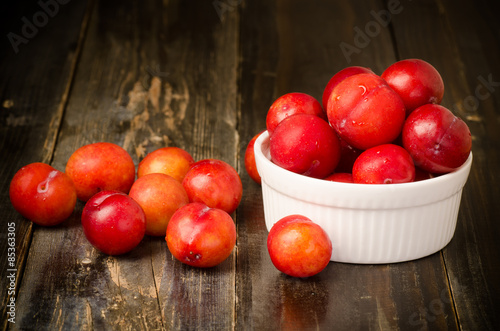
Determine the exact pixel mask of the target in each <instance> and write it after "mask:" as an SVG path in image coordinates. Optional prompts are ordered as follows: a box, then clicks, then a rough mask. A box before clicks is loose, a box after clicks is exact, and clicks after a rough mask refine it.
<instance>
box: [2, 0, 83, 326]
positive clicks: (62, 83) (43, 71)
mask: <svg viewBox="0 0 500 331" xmlns="http://www.w3.org/2000/svg"><path fill="white" fill-rule="evenodd" d="M56 5H57V4H56ZM86 6H87V1H78V2H74V3H71V4H67V5H57V7H56V6H52V7H51V9H50V12H51V15H48V14H47V13H46V12H45V11H44V9H43V8H42V7H40V5H39V4H38V3H36V2H33V3H31V4H28V3H19V2H12V3H6V4H5V7H4V8H3V9H2V13H1V17H2V19H1V21H2V33H1V35H2V41H1V43H0V77H1V78H0V107H1V108H0V109H1V110H0V123H1V124H0V155H2V162H1V164H0V173H1V174H2V175H1V176H0V177H1V179H0V188H1V189H0V192H1V193H0V194H1V198H0V210H2V219H3V222H2V229H1V230H0V238H1V239H0V251H1V252H2V257H1V258H0V277H1V279H2V281H1V283H2V286H1V288H0V302H1V304H0V316H2V318H1V319H0V321H1V322H0V328H1V329H5V328H6V327H7V325H8V318H10V317H13V315H7V312H8V311H11V309H12V311H13V312H16V313H17V312H18V309H19V304H18V302H15V303H16V305H15V307H14V306H13V305H12V303H11V307H7V302H8V300H10V298H16V296H17V294H18V293H19V284H20V282H21V279H22V272H23V270H24V266H25V263H26V257H27V254H28V249H29V247H30V242H31V236H32V231H33V226H32V223H31V222H29V221H27V220H25V219H23V218H22V217H21V216H20V215H19V214H18V213H17V212H16V211H15V210H14V209H13V208H12V206H11V205H10V201H9V193H8V192H9V184H10V180H11V179H12V177H13V176H14V173H15V172H16V171H17V170H18V169H19V168H21V167H22V166H24V165H26V164H28V163H31V162H46V163H48V162H50V160H51V159H52V156H53V149H54V146H55V142H56V138H57V134H58V131H59V127H60V124H61V120H62V117H63V113H64V107H65V105H66V101H67V96H68V93H69V88H70V84H71V79H72V77H73V73H74V71H75V65H76V61H77V57H78V54H79V51H80V50H79V39H81V37H82V36H80V33H81V32H82V31H83V30H84V27H85V18H84V15H85V12H86ZM43 15H45V16H43ZM34 17H35V18H36V17H39V18H40V17H41V18H42V20H39V21H37V25H36V26H35V25H33V27H34V28H30V27H29V25H30V24H34V21H33V19H34ZM44 17H45V18H46V20H45V19H43V18H44ZM82 21H83V23H82ZM82 24H83V25H82ZM9 38H10V39H9ZM9 227H10V228H15V231H14V232H12V233H13V234H14V235H15V237H11V239H12V238H15V246H14V247H13V248H14V249H15V254H14V256H15V261H12V260H11V261H9V259H8V258H7V254H8V253H13V251H11V250H9V251H8V250H7V249H8V248H12V247H11V246H8V244H9V243H13V242H12V241H7V236H8V233H11V231H10V230H9ZM11 257H12V256H11ZM10 262H13V264H14V265H10ZM7 276H14V277H11V278H9V279H7ZM11 281H12V282H11ZM11 283H13V284H15V285H14V286H11ZM4 284H5V285H6V286H4ZM16 317H17V316H16ZM11 321H12V322H13V321H16V318H14V319H12V320H11ZM9 324H10V325H13V324H11V323H9Z"/></svg>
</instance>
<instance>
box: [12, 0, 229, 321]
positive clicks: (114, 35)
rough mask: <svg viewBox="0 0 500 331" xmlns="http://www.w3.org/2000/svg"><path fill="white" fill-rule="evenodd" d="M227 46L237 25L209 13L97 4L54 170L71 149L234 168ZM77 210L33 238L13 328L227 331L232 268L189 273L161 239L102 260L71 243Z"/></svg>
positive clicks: (175, 5) (171, 5) (77, 237)
mask: <svg viewBox="0 0 500 331" xmlns="http://www.w3.org/2000/svg"><path fill="white" fill-rule="evenodd" d="M237 38H238V13H237V12H234V13H231V15H227V17H226V18H225V21H224V24H222V23H221V21H220V20H219V17H218V15H217V12H216V11H215V9H214V7H213V5H212V4H211V3H209V2H208V3H207V2H203V1H197V2H185V1H173V2H168V3H164V2H160V1H157V2H148V3H141V4H139V3H136V2H133V1H112V2H109V1H106V2H104V1H102V2H97V3H96V5H95V9H94V11H93V13H92V19H91V21H90V24H89V30H88V34H87V38H86V41H85V45H84V49H83V53H82V56H81V60H80V63H79V68H78V69H79V70H78V72H77V74H76V77H75V81H74V85H73V87H72V94H71V98H70V100H69V103H68V107H67V111H66V114H65V117H64V123H63V126H62V129H61V133H60V136H59V140H58V144H57V148H56V151H55V156H54V161H53V163H54V164H55V165H57V166H58V167H64V165H65V163H66V161H67V159H68V158H69V156H70V155H71V153H72V152H73V151H74V150H75V149H76V148H78V147H80V146H82V145H84V144H88V143H92V142H97V141H110V142H114V143H117V144H119V145H122V146H123V147H125V148H126V149H127V150H128V151H129V152H130V153H131V154H132V156H133V158H134V160H135V162H136V163H138V162H139V160H140V159H141V158H142V157H143V156H144V155H145V154H146V153H147V152H150V151H152V150H154V149H156V148H158V147H163V146H166V145H175V146H179V147H182V148H185V149H186V150H187V151H188V152H190V153H191V154H192V155H193V157H194V158H195V159H202V158H207V157H215V158H219V159H222V160H224V161H226V162H228V163H230V164H232V165H234V166H235V167H236V165H237V153H236V146H237V144H238V133H237V131H236V127H237V120H238V119H237V116H236V115H237V113H236V110H235V107H236V97H237V95H236V80H237V45H238V41H237ZM82 207H83V204H82V203H80V204H79V205H78V207H77V210H76V212H75V213H74V215H73V217H72V218H71V219H70V220H69V221H68V222H67V223H66V224H64V225H62V226H60V227H58V228H56V229H37V231H36V232H35V235H34V237H33V244H32V249H31V250H30V255H29V258H28V263H27V267H26V272H25V275H24V279H23V289H22V292H21V293H20V298H19V302H20V304H22V305H23V309H22V310H20V311H19V314H20V316H21V317H22V318H20V321H19V323H18V327H20V328H23V327H26V326H30V327H33V326H35V327H36V328H41V329H43V328H50V329H67V328H78V329H129V330H137V329H139V330H146V329H172V328H178V329H194V328H203V329H205V328H217V329H228V328H231V327H232V325H233V323H234V318H235V317H234V305H235V303H234V300H235V295H234V288H235V285H234V278H235V272H234V268H235V259H234V256H231V257H230V258H229V259H228V260H226V261H225V262H224V263H223V264H221V265H220V266H218V267H216V268H212V269H206V270H203V269H195V268H190V267H187V266H184V265H182V264H181V263H180V262H178V261H176V260H174V259H173V257H172V256H171V254H170V253H169V252H168V249H167V247H166V243H165V241H164V238H149V237H148V238H145V239H144V241H143V242H142V243H141V245H140V246H139V247H138V248H136V249H134V250H133V251H132V252H131V253H129V254H125V255H123V256H118V257H109V256H105V255H103V254H101V253H99V252H98V251H96V250H95V249H93V248H92V247H91V246H90V244H89V243H88V242H87V241H86V239H85V237H84V235H83V232H82V231H81V228H80V226H79V217H80V213H81V209H82ZM54 266H56V268H54ZM42 275H44V277H42ZM35 297H43V298H44V300H34V298H35Z"/></svg>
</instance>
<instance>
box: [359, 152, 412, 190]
mask: <svg viewBox="0 0 500 331" xmlns="http://www.w3.org/2000/svg"><path fill="white" fill-rule="evenodd" d="M352 177H353V179H354V182H355V183H362V184H397V183H409V182H413V181H414V180H415V165H414V164H413V160H412V158H411V156H410V154H409V153H408V152H407V151H406V150H405V149H404V148H403V147H401V146H398V145H393V144H384V145H380V146H375V147H372V148H370V149H367V150H366V151H364V152H363V153H361V155H360V156H359V157H358V159H357V160H356V162H354V166H353V169H352Z"/></svg>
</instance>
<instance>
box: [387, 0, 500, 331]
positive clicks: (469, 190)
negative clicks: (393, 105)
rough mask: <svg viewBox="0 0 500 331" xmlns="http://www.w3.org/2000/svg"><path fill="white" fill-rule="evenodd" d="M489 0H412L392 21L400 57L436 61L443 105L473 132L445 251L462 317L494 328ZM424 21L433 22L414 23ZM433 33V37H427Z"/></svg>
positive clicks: (494, 138) (499, 72)
mask: <svg viewBox="0 0 500 331" xmlns="http://www.w3.org/2000/svg"><path fill="white" fill-rule="evenodd" d="M481 5H482V6H484V5H486V8H485V7H481ZM490 6H494V5H493V3H489V4H486V3H484V2H483V3H482V4H478V5H476V4H475V3H472V2H468V1H460V2H458V3H457V2H453V3H452V2H450V1H441V0H438V1H427V2H425V3H424V4H423V5H421V4H420V3H419V5H418V6H415V4H412V5H411V7H410V6H409V8H410V9H411V12H404V13H402V14H401V15H400V16H399V17H397V18H395V22H394V30H395V31H396V36H397V38H396V42H397V44H398V49H399V50H400V53H401V56H402V57H403V58H406V57H410V56H411V57H421V58H424V59H427V60H428V61H429V62H431V63H432V64H433V65H434V66H436V68H438V70H439V71H440V73H441V75H442V77H443V80H444V82H445V98H444V99H443V103H442V104H443V105H444V106H446V107H448V108H449V109H451V110H452V111H454V112H455V114H457V115H458V116H460V117H461V118H462V119H464V120H465V121H466V123H467V125H468V126H469V128H470V130H471V133H472V137H473V147H472V151H473V153H474V161H473V167H472V170H471V174H470V176H469V180H468V183H467V184H466V186H465V189H464V192H463V197H462V204H461V208H460V212H459V218H458V223H457V229H456V232H455V236H454V238H453V240H452V241H451V243H450V244H449V245H448V246H447V247H446V248H445V249H444V250H443V257H444V263H445V265H446V269H447V273H448V278H449V283H450V287H451V295H452V296H453V299H454V301H455V308H456V313H457V316H458V322H459V325H460V327H461V328H463V329H464V330H495V329H498V327H499V326H500V324H499V323H500V320H499V319H498V316H497V313H496V312H497V311H498V310H499V308H500V300H498V299H497V298H496V297H492V296H490V295H489V294H490V293H492V292H495V291H498V290H499V288H498V285H497V279H498V278H499V276H500V273H499V272H500V271H499V269H498V261H500V254H499V252H500V249H499V247H498V244H493V243H494V242H496V240H495V239H494V238H497V237H498V235H500V232H499V231H500V229H499V228H498V226H497V224H498V222H497V221H498V217H499V215H500V209H499V207H498V203H496V201H498V197H500V191H499V190H498V186H497V185H489V184H488V183H492V182H495V181H496V180H497V178H496V176H497V175H496V174H494V173H492V172H491V171H490V169H493V168H492V165H493V164H496V162H498V161H499V150H500V149H499V142H500V141H499V138H500V136H499V135H498V105H499V102H498V101H499V100H500V99H499V95H498V93H495V89H498V86H499V85H500V84H498V83H497V82H499V81H500V79H499V78H500V67H499V64H498V61H497V60H493V58H491V54H493V53H495V52H496V53H497V54H498V51H499V48H498V42H496V39H495V34H498V31H499V30H498V27H497V28H496V30H495V29H491V26H489V25H487V24H486V23H485V22H487V20H486V17H484V16H483V15H485V13H489V12H490V11H493V10H494V7H493V8H490V10H488V7H490ZM423 20H426V22H428V23H427V24H426V25H425V26H421V27H420V28H419V29H416V28H415V26H417V25H418V24H419V22H422V21H423ZM466 22H475V23H474V24H468V23H466ZM420 25H422V24H420ZM431 34H432V36H433V38H428V36H429V35H431ZM488 81H489V82H490V83H489V84H485V82H488ZM479 238H481V239H479ZM483 243H488V244H487V245H484V244H483ZM471 306H475V307H478V309H471Z"/></svg>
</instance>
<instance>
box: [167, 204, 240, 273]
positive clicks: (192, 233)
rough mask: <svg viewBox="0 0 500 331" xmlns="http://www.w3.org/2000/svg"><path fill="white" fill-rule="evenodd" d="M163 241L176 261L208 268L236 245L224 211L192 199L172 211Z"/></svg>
mask: <svg viewBox="0 0 500 331" xmlns="http://www.w3.org/2000/svg"><path fill="white" fill-rule="evenodd" d="M165 240H166V242H167V246H168V249H169V250H170V252H171V253H172V255H173V256H174V257H175V258H176V259H177V260H179V261H181V262H182V263H185V264H188V265H190V266H194V267H199V268H209V267H214V266H216V265H218V264H220V263H222V262H223V261H224V260H226V259H227V258H228V257H229V255H231V252H232V251H233V249H234V246H235V245H236V226H235V225H234V221H233V219H232V218H231V216H230V215H229V214H228V213H226V212H225V211H223V210H221V209H218V208H209V207H207V206H206V205H205V204H202V203H197V202H194V203H189V204H187V205H185V206H183V207H181V208H179V209H178V210H177V211H176V212H175V213H174V215H173V216H172V218H171V219H170V222H169V223H168V227H167V233H166V237H165Z"/></svg>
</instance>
